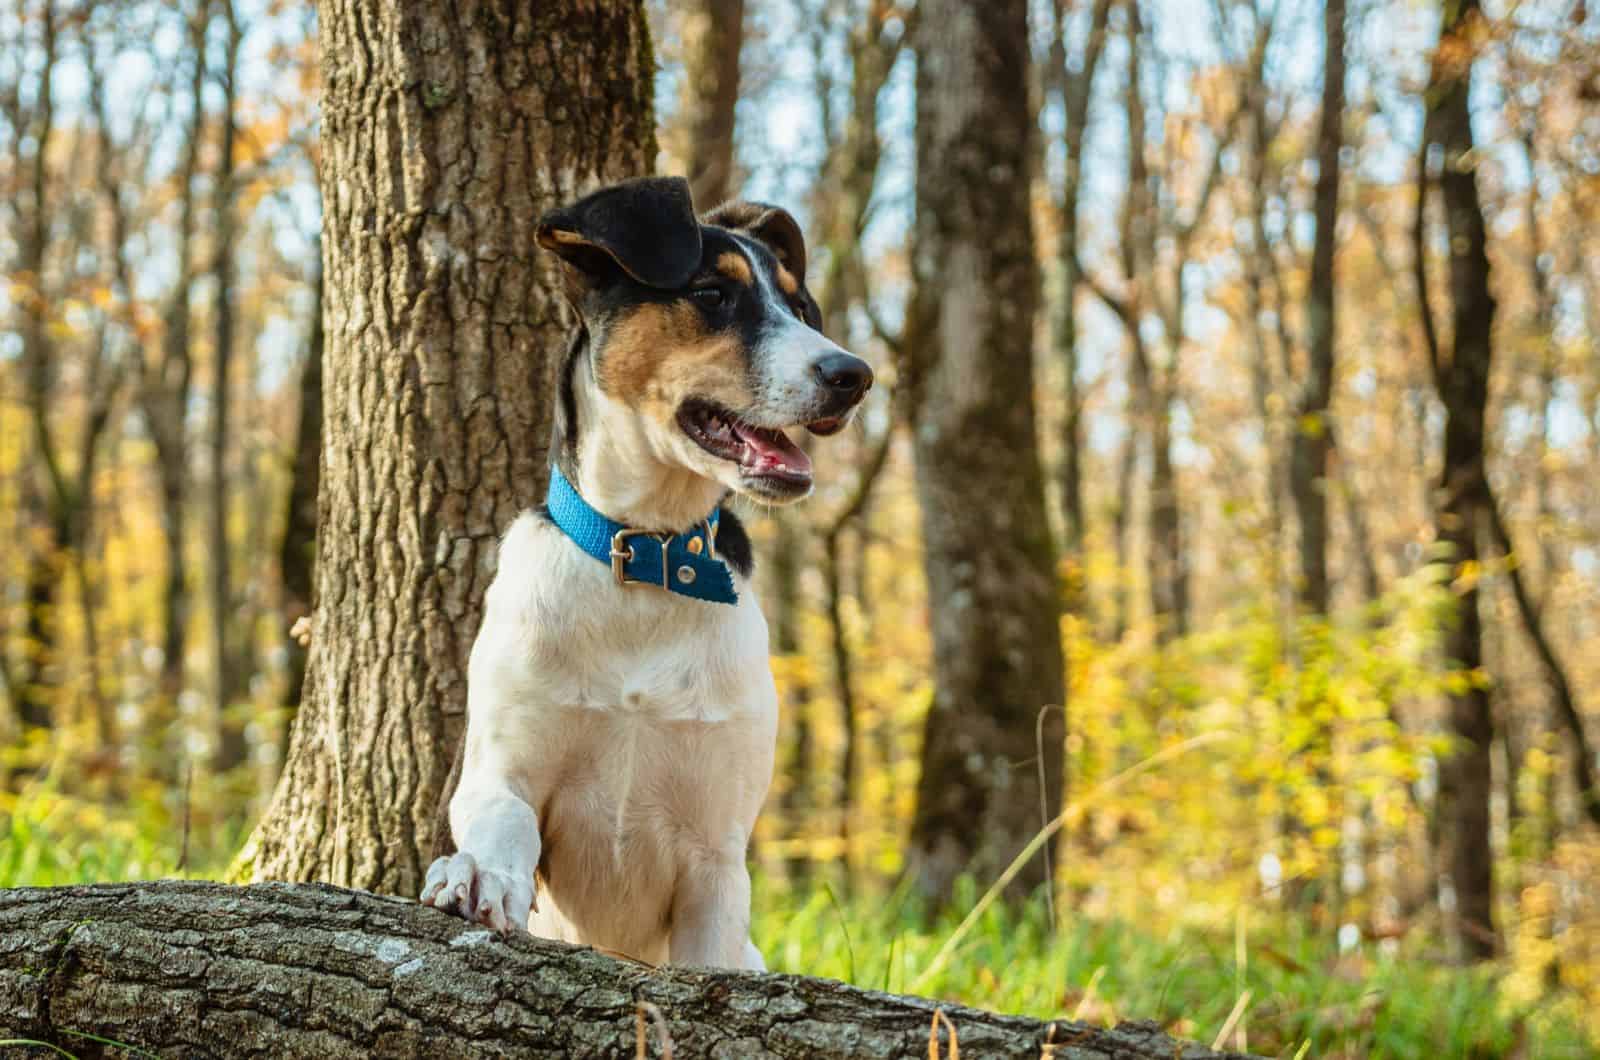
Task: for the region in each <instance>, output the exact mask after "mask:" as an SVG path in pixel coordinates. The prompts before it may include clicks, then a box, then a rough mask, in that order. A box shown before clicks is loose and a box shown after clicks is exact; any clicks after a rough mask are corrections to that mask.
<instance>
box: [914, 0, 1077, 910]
mask: <svg viewBox="0 0 1600 1060" xmlns="http://www.w3.org/2000/svg"><path fill="white" fill-rule="evenodd" d="M914 39H915V48H916V54H917V75H916V89H917V111H916V117H917V128H916V146H917V159H918V164H917V178H916V199H917V218H916V224H915V228H914V230H913V252H912V259H913V260H912V268H913V279H914V283H915V289H914V294H913V304H912V307H911V320H910V328H911V334H910V335H909V336H908V337H907V340H906V342H905V348H906V350H907V351H908V354H909V364H908V366H907V367H908V370H909V374H910V378H909V380H907V383H908V385H909V386H910V387H911V388H912V396H911V405H912V407H913V408H914V410H915V411H914V413H913V415H914V432H915V442H916V465H917V470H916V477H917V492H918V496H919V499H920V502H921V508H922V525H923V540H924V543H925V555H924V565H925V567H926V571H927V578H928V594H929V603H930V610H931V617H932V622H933V640H934V659H935V662H934V679H935V688H934V699H933V705H932V707H931V708H930V709H929V711H928V716H927V722H926V725H925V728H924V737H923V750H922V775H921V780H920V782H919V783H918V786H917V803H916V813H915V816H914V819H913V821H912V826H911V851H910V857H911V862H912V865H913V868H914V871H915V873H916V875H917V878H918V880H919V882H920V885H921V887H922V888H923V890H924V891H926V892H929V893H932V894H943V893H944V892H945V891H946V889H947V888H948V887H949V885H950V883H951V881H952V880H953V879H954V878H955V877H956V876H957V875H958V874H960V873H962V872H964V871H972V872H975V873H977V874H979V875H983V876H989V877H992V876H993V875H994V874H995V873H997V872H998V871H999V870H1000V869H1002V868H1004V867H1005V866H1006V865H1007V864H1008V863H1009V862H1010V861H1011V859H1012V858H1013V857H1015V856H1016V854H1017V853H1018V852H1019V851H1020V850H1021V848H1022V847H1023V845H1024V844H1025V843H1027V841H1028V840H1029V839H1030V838H1031V837H1032V836H1033V835H1034V833H1035V832H1036V831H1037V830H1038V829H1039V827H1040V826H1041V825H1042V824H1043V823H1044V822H1043V821H1042V820H1041V818H1042V817H1053V816H1054V815H1055V813H1056V809H1057V807H1058V800H1059V799H1060V797H1061V780H1062V762H1063V756H1064V753H1065V752H1064V749H1063V743H1062V741H1063V731H1062V730H1063V726H1062V724H1061V717H1062V714H1061V711H1060V710H1057V709H1050V708H1052V707H1056V706H1059V704H1060V703H1061V699H1062V693H1063V688H1062V679H1063V671H1062V657H1061V640H1060V635H1059V630H1058V626H1057V622H1058V616H1059V613H1060V600H1059V594H1058V591H1057V587H1056V576H1055V549H1054V543H1053V541H1052V540H1051V535H1050V528H1049V520H1048V518H1047V517H1046V512H1045V502H1044V479H1043V471H1042V470H1041V468H1040V463H1039V456H1038V450H1037V447H1036V435H1035V414H1034V406H1033V401H1034V396H1033V395H1034V391H1033V328H1034V323H1035V317H1036V313H1037V308H1038V301H1039V294H1038V287H1039V282H1038V281H1039V278H1038V265H1037V262H1036V260H1035V256H1034V238H1033V226H1032V222H1031V219H1030V211H1029V185H1030V177H1031V155H1030V152H1031V150H1032V139H1033V136H1034V127H1033V110H1032V107H1031V105H1030V103H1029V99H1028V77H1029V68H1030V63H1029V47H1028V5H1027V0H993V2H990V3H984V4H970V3H966V2H965V0H926V2H924V3H923V4H922V6H921V10H920V12H919V18H918V23H917V29H916V35H915V38H914ZM974 491H981V495H982V500H981V501H974V496H975V492H974ZM1041 711H1046V712H1047V713H1046V718H1047V724H1045V725H1044V726H1043V734H1044V735H1043V740H1042V743H1039V744H1036V740H1035V732H1036V727H1037V724H1038V719H1039V716H1040V712H1041ZM1041 780H1042V782H1043V787H1042V788H1041ZM1047 865H1048V862H1047V859H1044V858H1037V857H1036V858H1034V859H1033V860H1032V861H1031V862H1030V863H1029V865H1028V867H1027V869H1026V871H1025V872H1024V873H1023V874H1022V875H1020V876H1019V877H1018V881H1019V883H1020V884H1021V886H1023V887H1030V886H1037V885H1038V884H1040V883H1042V882H1044V881H1045V880H1046V879H1047Z"/></svg>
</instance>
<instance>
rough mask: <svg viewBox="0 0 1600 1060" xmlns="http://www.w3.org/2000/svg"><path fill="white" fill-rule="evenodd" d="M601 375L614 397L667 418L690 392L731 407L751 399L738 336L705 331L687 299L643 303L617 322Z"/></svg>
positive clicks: (605, 355) (606, 389) (609, 342)
mask: <svg viewBox="0 0 1600 1060" xmlns="http://www.w3.org/2000/svg"><path fill="white" fill-rule="evenodd" d="M599 376H600V386H601V388H602V389H603V390H604V391H605V392H606V393H607V394H609V395H611V396H612V397H613V398H616V399H617V400H619V401H625V402H627V403H628V404H631V405H633V406H635V407H637V408H649V410H650V411H651V412H652V413H654V414H656V415H658V416H661V417H662V418H664V419H665V418H668V417H671V416H672V415H674V414H675V413H676V411H677V407H678V405H679V403H681V402H682V401H683V399H684V398H686V397H689V396H691V395H695V396H699V397H704V398H709V399H711V400H713V401H718V402H721V403H723V404H726V405H728V406H729V407H732V408H743V407H745V406H747V405H748V404H749V403H750V402H751V401H752V400H753V397H752V395H751V394H750V392H749V389H748V388H747V387H746V385H745V384H744V378H745V355H744V352H743V350H742V349H741V348H740V345H739V339H738V337H737V336H736V335H733V334H729V333H717V332H712V331H708V330H706V326H705V318H704V317H702V316H701V315H700V312H699V311H698V310H697V309H695V308H694V306H692V305H690V304H688V303H687V302H671V303H668V304H665V305H643V306H640V307H639V308H637V309H635V310H633V311H632V312H630V313H629V314H628V315H627V317H626V318H625V319H623V320H620V321H618V322H617V323H616V324H614V325H613V326H612V327H611V329H610V334H609V335H608V337H607V338H606V341H605V349H604V351H603V352H602V354H601V357H600V365H599Z"/></svg>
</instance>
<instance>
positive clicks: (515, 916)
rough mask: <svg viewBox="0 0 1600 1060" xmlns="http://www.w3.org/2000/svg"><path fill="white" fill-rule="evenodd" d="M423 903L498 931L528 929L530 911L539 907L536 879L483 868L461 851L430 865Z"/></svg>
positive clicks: (424, 883) (423, 889)
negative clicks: (535, 893) (535, 892)
mask: <svg viewBox="0 0 1600 1060" xmlns="http://www.w3.org/2000/svg"><path fill="white" fill-rule="evenodd" d="M421 901H422V904H423V905H431V906H433V907H434V908H435V909H441V910H443V911H444V912H446V913H454V914H456V915H457V916H459V917H461V918H463V919H464V920H466V921H468V922H469V923H474V924H482V925H484V926H485V927H489V928H493V929H494V930H495V931H499V932H502V933H504V932H507V931H510V930H511V929H512V928H520V929H521V930H523V931H526V930H528V911H529V910H530V909H537V908H539V905H538V902H537V901H535V898H534V893H533V878H532V877H531V876H530V877H528V878H526V879H517V878H516V877H514V876H512V875H510V874H508V873H504V872H501V871H499V870H498V869H490V868H484V867H483V866H481V865H479V864H478V863H477V861H476V860H475V859H474V858H473V856H472V855H471V854H468V853H467V852H466V851H465V850H458V851H457V852H456V853H454V854H451V855H450V856H449V857H447V858H438V859H437V860H435V861H434V863H433V864H432V865H430V866H428V876H427V879H426V880H424V881H423V884H422V896H421Z"/></svg>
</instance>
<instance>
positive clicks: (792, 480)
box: [678, 399, 844, 492]
mask: <svg viewBox="0 0 1600 1060" xmlns="http://www.w3.org/2000/svg"><path fill="white" fill-rule="evenodd" d="M678 426H680V427H682V428H683V432H684V433H685V434H687V435H688V436H689V437H690V438H693V439H694V441H695V443H696V444H697V445H699V446H700V448H702V449H704V450H705V451H706V452H708V453H710V454H711V455H712V456H714V457H717V458H719V459H722V460H731V461H733V462H734V463H735V464H738V465H739V472H740V474H742V475H744V476H745V477H746V478H749V479H755V480H758V481H760V482H762V483H764V484H766V485H769V486H776V487H778V488H780V489H782V490H784V491H785V492H788V491H791V490H794V489H796V488H805V487H809V486H810V485H811V458H810V457H809V456H807V455H806V453H805V450H803V449H801V448H800V447H799V446H798V445H795V444H794V442H793V441H791V440H790V438H789V436H788V435H787V434H784V433H783V431H781V430H779V429H777V428H774V427H757V426H754V425H753V424H749V423H743V422H741V421H740V420H739V418H738V417H737V416H735V415H734V414H733V413H731V412H729V411H728V410H727V409H724V408H722V407H720V406H718V405H714V404H712V403H711V402H709V401H701V400H698V399H696V400H691V401H687V402H685V403H684V404H683V406H682V407H681V408H679V409H678ZM806 426H807V427H808V428H809V429H810V430H811V431H812V432H813V433H815V434H834V433H836V432H838V431H839V430H840V429H841V428H843V426H844V421H843V420H842V419H839V418H837V417H833V418H829V419H826V420H818V421H817V422H816V423H811V424H806Z"/></svg>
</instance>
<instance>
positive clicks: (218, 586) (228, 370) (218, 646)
mask: <svg viewBox="0 0 1600 1060" xmlns="http://www.w3.org/2000/svg"><path fill="white" fill-rule="evenodd" d="M221 8H222V20H223V23H224V25H225V26H226V27H227V45H226V50H225V51H224V53H223V56H224V57H223V67H222V71H221V74H222V114H221V120H222V142H221V145H220V147H219V149H218V151H217V169H216V178H215V179H216V222H215V224H214V225H213V226H212V231H213V238H214V239H215V241H216V243H215V246H214V247H213V248H212V251H211V253H212V254H213V255H214V263H213V266H212V277H213V279H214V281H215V283H216V301H215V303H214V308H213V310H212V313H213V317H214V322H215V327H216V343H215V349H213V350H212V351H211V358H212V361H211V364H212V369H211V371H212V375H211V437H210V439H209V441H210V443H211V444H210V449H211V460H210V464H211V505H210V508H209V509H208V511H207V513H206V514H207V516H208V517H209V518H208V521H207V523H206V552H207V553H208V554H209V556H210V560H211V690H212V695H213V696H215V698H216V711H217V714H216V718H217V746H216V748H215V755H214V757H213V762H214V764H215V766H216V768H217V769H218V770H219V771H223V770H229V769H233V768H235V767H236V766H239V765H241V764H243V763H244V761H245V759H246V758H247V757H248V756H249V751H250V748H249V745H248V743H247V742H246V741H245V734H244V724H243V722H242V721H241V719H239V718H236V717H231V716H230V715H229V706H230V705H231V704H232V702H233V697H234V695H235V694H236V693H237V691H238V685H239V668H238V666H237V665H236V659H235V655H234V650H233V639H234V633H235V632H236V625H235V623H236V621H237V619H236V617H235V615H234V599H233V577H232V575H233V571H232V569H231V562H232V561H231V559H230V555H231V550H230V548H229V544H228V495H229V492H230V491H229V489H228V478H229V474H230V468H229V462H228V455H229V448H230V446H231V445H232V444H234V442H235V439H234V437H233V428H232V426H231V425H230V420H231V417H230V416H229V412H230V410H231V408H232V405H233V394H232V391H231V382H230V381H231V379H232V377H233V354H234V350H233V331H234V328H233V324H234V311H235V306H234V286H235V285H234V274H235V272H236V271H237V265H236V263H235V260H234V259H235V255H236V247H235V246H234V243H235V240H236V239H237V232H238V224H237V220H236V218H235V216H234V190H235V189H234V175H233V174H234V165H233V154H234V141H235V139H236V136H237V119H238V115H237V114H236V113H235V111H236V99H237V91H236V90H237V77H236V74H237V73H238V66H239V46H240V44H241V42H242V39H243V35H242V34H241V33H240V28H239V18H238V14H237V13H236V12H235V11H234V8H233V0H221ZM241 463H242V464H247V463H248V461H241Z"/></svg>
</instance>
